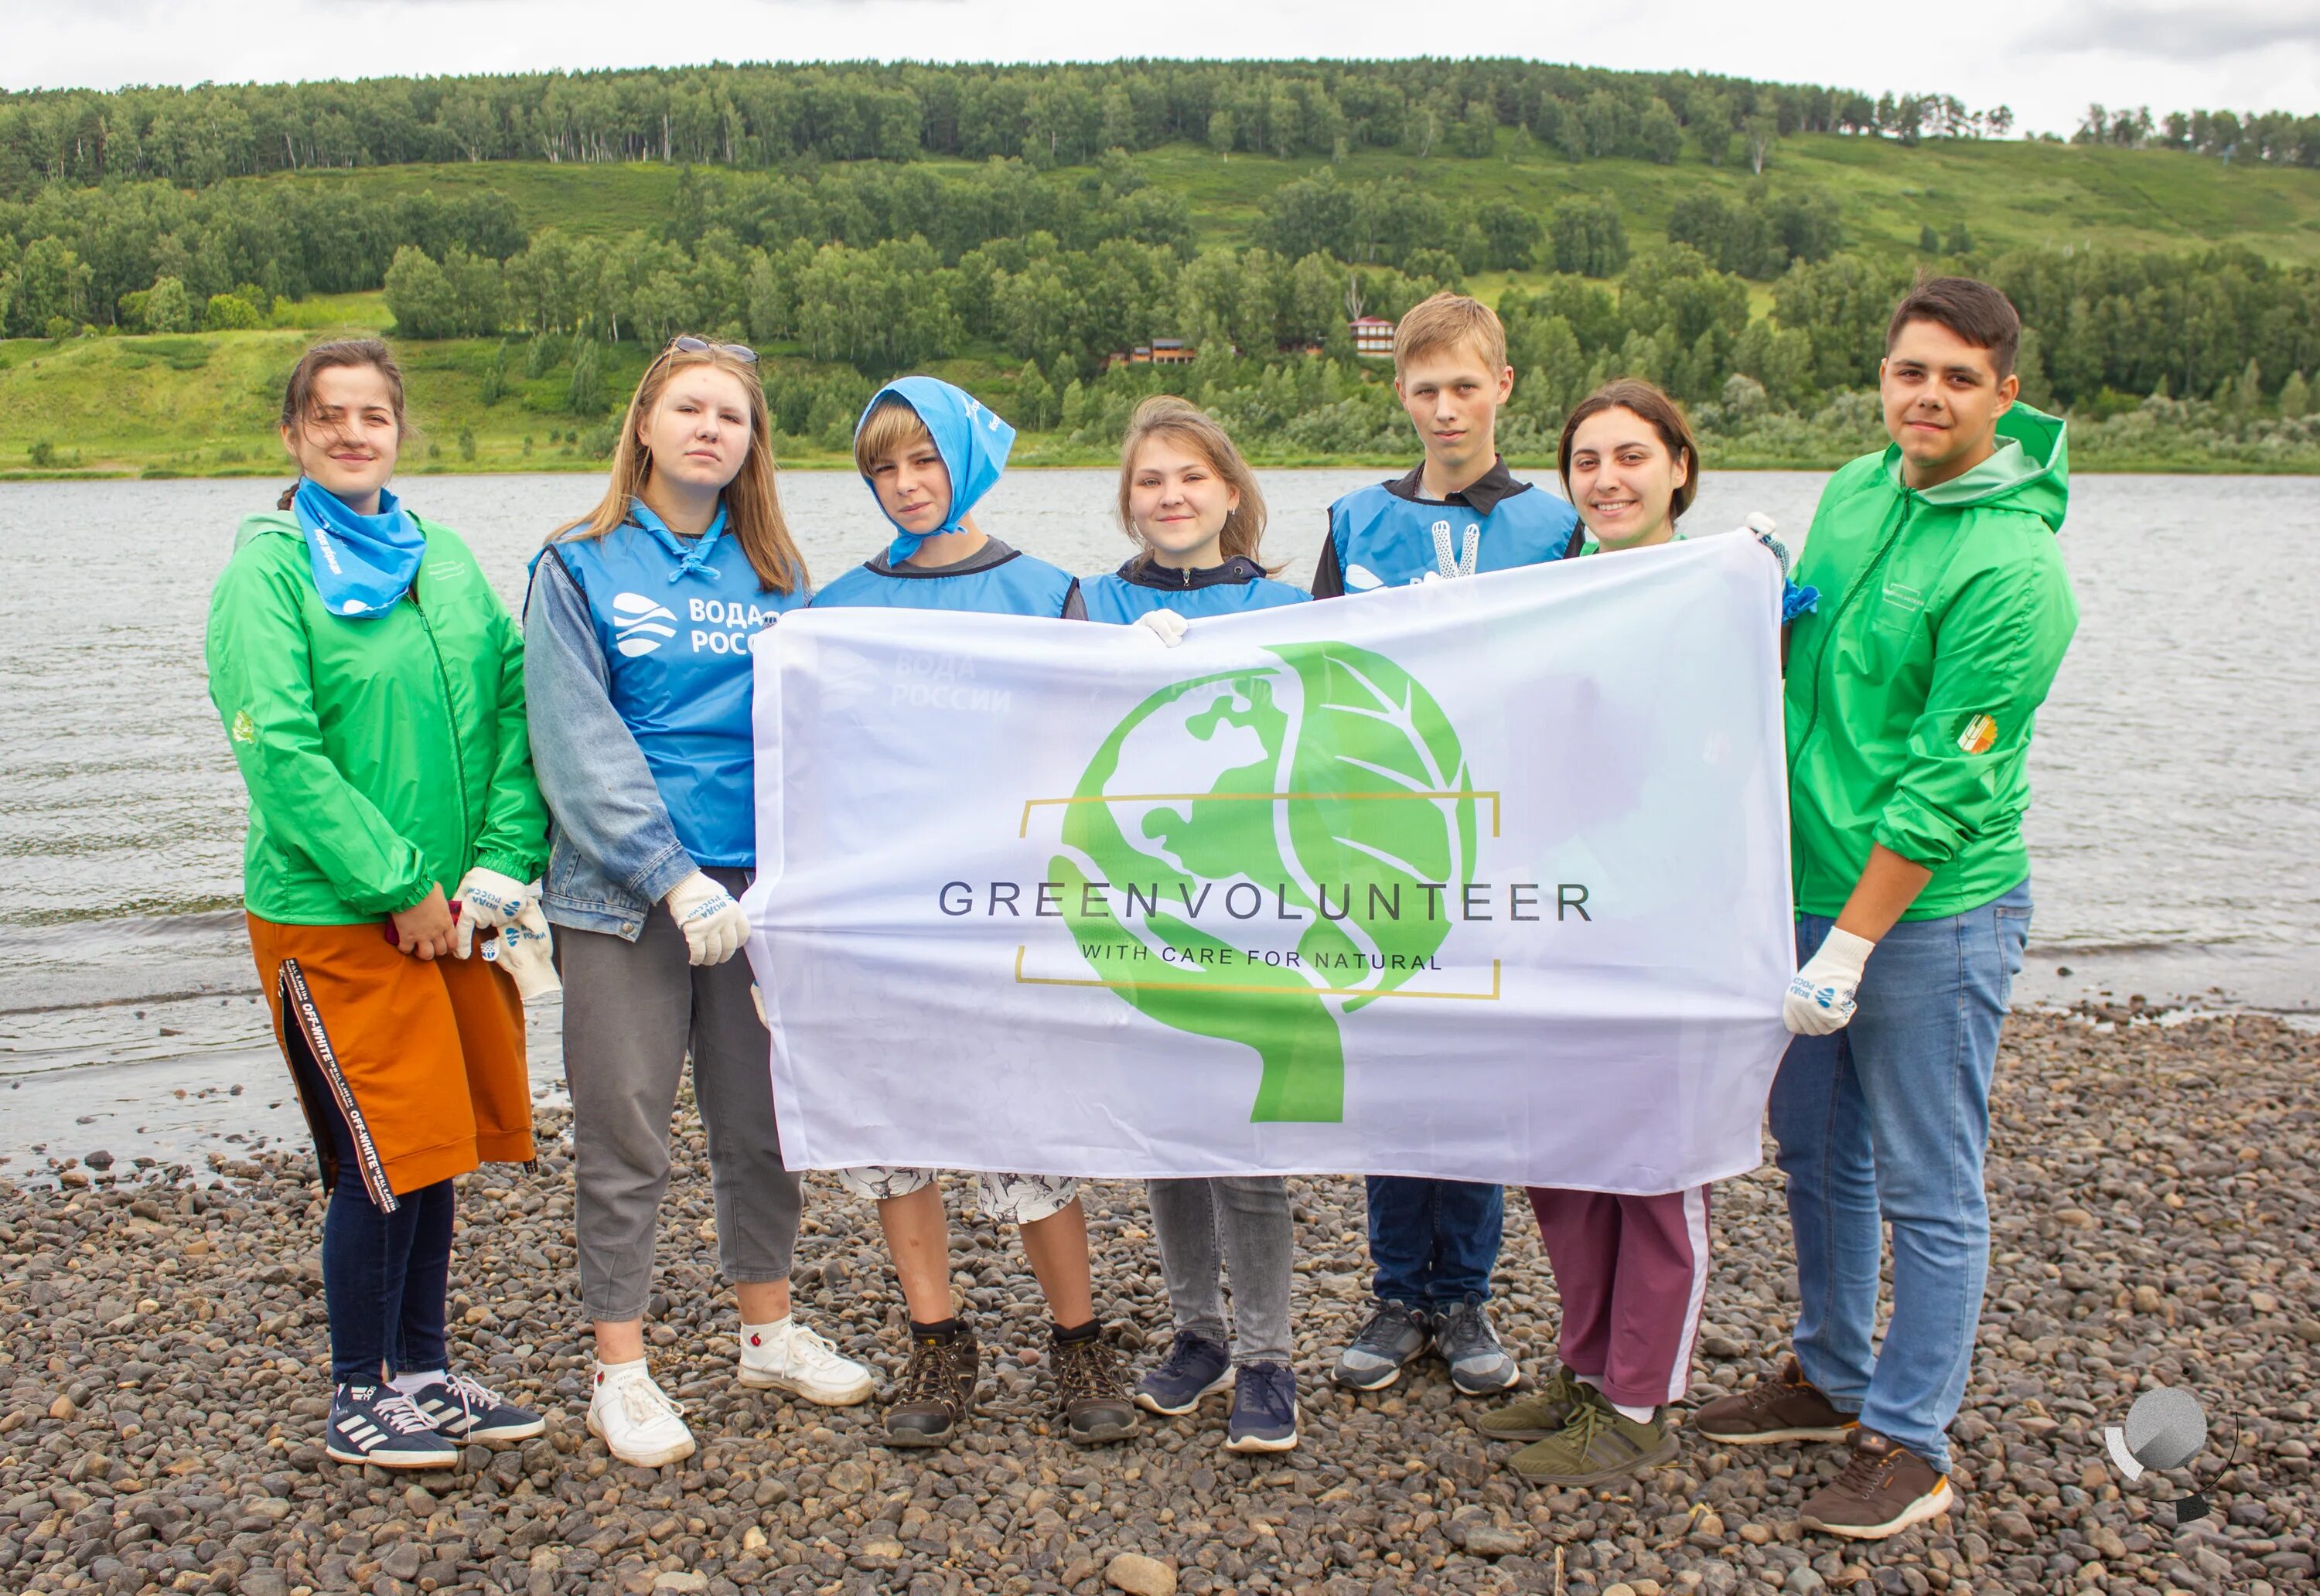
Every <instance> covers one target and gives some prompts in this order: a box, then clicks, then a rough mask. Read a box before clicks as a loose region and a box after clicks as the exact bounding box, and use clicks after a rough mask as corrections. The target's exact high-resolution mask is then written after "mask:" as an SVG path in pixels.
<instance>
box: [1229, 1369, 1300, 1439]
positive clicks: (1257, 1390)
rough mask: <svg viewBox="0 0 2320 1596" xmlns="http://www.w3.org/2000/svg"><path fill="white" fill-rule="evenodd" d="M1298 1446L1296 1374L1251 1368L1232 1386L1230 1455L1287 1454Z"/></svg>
mask: <svg viewBox="0 0 2320 1596" xmlns="http://www.w3.org/2000/svg"><path fill="white" fill-rule="evenodd" d="M1296 1445H1297V1371H1296V1370H1294V1369H1292V1368H1291V1367H1290V1366H1289V1365H1287V1364H1249V1365H1246V1366H1245V1367H1243V1368H1242V1369H1241V1371H1240V1373H1239V1374H1238V1375H1237V1377H1236V1378H1235V1380H1234V1382H1233V1405H1232V1419H1231V1422H1230V1425H1229V1426H1228V1428H1227V1430H1226V1432H1225V1450H1226V1451H1228V1452H1286V1451H1288V1450H1289V1449H1290V1448H1291V1447H1293V1446H1296Z"/></svg>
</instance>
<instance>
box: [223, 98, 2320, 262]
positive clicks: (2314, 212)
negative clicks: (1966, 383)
mask: <svg viewBox="0 0 2320 1596" xmlns="http://www.w3.org/2000/svg"><path fill="white" fill-rule="evenodd" d="M1499 148H1500V159H1497V160H1472V159H1429V160H1417V159H1411V158H1410V157H1409V156H1408V155H1406V154H1401V153H1397V152H1395V151H1391V150H1360V151H1356V152H1355V153H1353V154H1351V155H1349V156H1347V157H1346V159H1345V160H1344V161H1342V162H1339V163H1337V168H1336V169H1337V174H1338V176H1339V177H1341V178H1343V179H1345V180H1346V181H1348V182H1351V181H1357V180H1360V179H1364V178H1379V177H1407V178H1409V180H1411V181H1412V182H1415V183H1418V184H1421V185H1423V186H1425V188H1426V190H1427V192H1428V193H1430V194H1432V195H1435V196H1436V197H1437V198H1439V199H1441V200H1444V201H1445V202H1446V203H1448V204H1451V205H1452V206H1454V207H1456V206H1460V205H1479V204H1482V203H1483V202H1484V201H1486V200H1491V199H1497V198H1506V199H1511V200H1513V201H1515V202H1516V203H1517V204H1520V205H1522V206H1524V207H1525V208H1526V209H1528V210H1533V211H1536V212H1538V213H1542V214H1544V213H1546V212H1549V211H1552V210H1553V209H1554V204H1555V203H1556V202H1557V201H1558V200H1561V199H1563V198H1565V197H1567V196H1569V195H1599V194H1606V195H1611V196H1612V197H1613V198H1615V199H1616V200H1618V204H1619V207H1620V209H1621V211H1622V213H1624V216H1625V220H1626V222H1627V231H1628V232H1629V234H1630V236H1631V237H1633V238H1634V239H1635V240H1636V242H1637V243H1638V244H1639V245H1642V246H1645V247H1649V245H1651V244H1652V243H1654V242H1655V241H1656V240H1660V239H1662V238H1663V237H1664V234H1665V229H1666V225H1667V218H1668V213H1669V211H1670V210H1672V208H1673V207H1674V205H1675V203H1676V201H1677V200H1679V199H1681V198H1682V197H1683V196H1684V195H1690V194H1695V193H1698V192H1699V191H1701V190H1703V189H1706V190H1709V191H1712V192H1717V193H1719V194H1722V195H1724V196H1725V197H1726V198H1727V199H1730V200H1734V201H1737V200H1739V199H1740V198H1742V197H1743V196H1744V195H1745V193H1746V191H1747V190H1748V188H1749V187H1750V186H1751V185H1752V184H1753V183H1754V181H1755V179H1754V176H1753V174H1751V173H1750V171H1749V169H1748V168H1747V165H1746V163H1745V161H1735V162H1734V163H1733V164H1731V165H1728V166H1725V167H1721V168H1713V167H1708V166H1706V165H1703V164H1702V163H1701V162H1700V160H1699V157H1698V155H1697V153H1696V152H1694V151H1690V150H1687V151H1686V153H1685V157H1684V159H1682V160H1681V161H1679V162H1678V163H1677V164H1675V165H1674V166H1667V167H1663V166H1654V165H1653V164H1651V163H1650V162H1648V161H1640V160H1624V159H1609V158H1607V159H1598V160H1590V161H1586V162H1583V163H1578V164H1574V163H1572V162H1571V161H1567V160H1564V159H1562V158H1561V157H1560V156H1557V155H1554V154H1553V153H1551V152H1549V151H1547V150H1543V149H1541V148H1539V147H1537V146H1536V145H1534V146H1531V147H1529V149H1528V150H1527V151H1526V150H1524V148H1523V146H1522V145H1521V143H1520V142H1519V141H1518V138H1517V136H1516V135H1515V134H1514V133H1511V132H1507V131H1501V132H1500V135H1499ZM1136 162H1137V167H1138V168H1139V169H1140V170H1142V171H1143V172H1144V174H1145V175H1146V177H1148V178H1150V179H1151V181H1152V182H1153V183H1154V184H1155V185H1156V186H1161V187H1164V188H1169V189H1173V190H1174V191H1176V192H1178V193H1180V194H1182V195H1184V197H1185V198H1186V199H1187V200H1188V201H1190V202H1191V204H1192V213H1193V215H1194V218H1195V220H1196V224H1197V228H1198V232H1199V237H1200V240H1201V242H1202V243H1203V244H1237V243H1241V242H1244V241H1245V240H1246V234H1247V231H1248V230H1249V228H1250V227H1251V225H1252V224H1253V223H1255V221H1256V218H1257V213H1258V209H1259V207H1260V206H1261V205H1262V204H1263V203H1264V197H1265V196H1266V195H1269V194H1271V193H1272V192H1273V189H1275V188H1277V187H1279V186H1281V185H1282V184H1283V183H1286V182H1288V181H1290V180H1291V179H1292V178H1296V177H1310V176H1311V175H1312V174H1314V173H1316V172H1318V171H1319V170H1321V169H1322V168H1325V167H1328V165H1329V164H1330V163H1328V162H1327V161H1325V160H1321V159H1317V158H1306V159H1274V158H1272V157H1268V156H1259V155H1246V154H1241V155H1234V156H1232V157H1230V158H1228V159H1222V158H1219V157H1218V156H1217V155H1215V154H1214V153H1212V152H1210V151H1209V150H1201V149H1196V148H1194V147H1192V146H1190V145H1183V144H1177V145H1168V146H1164V147H1163V148H1161V149H1158V150H1147V151H1145V152H1143V153H1141V154H1139V155H1138V156H1137V158H1136ZM926 164H927V165H929V166H930V167H933V168H937V169H942V168H953V169H956V168H960V167H962V166H963V165H965V163H963V162H958V161H946V160H932V161H929V162H927V163H926ZM1764 175H1765V177H1766V179H1767V180H1768V181H1769V183H1770V184H1771V186H1772V190H1773V192H1774V193H1780V192H1781V191H1783V190H1787V189H1792V188H1793V189H1808V190H1811V191H1814V192H1817V193H1825V194H1827V195H1830V196H1832V197H1833V198H1835V200H1836V201H1837V203H1838V205H1839V207H1840V209H1841V210H1842V212H1843V213H1844V222H1845V229H1846V233H1847V240H1846V247H1847V248H1848V249H1859V250H1863V251H1867V252H1870V253H1883V254H1891V255H1894V256H1901V255H1914V254H1915V253H1916V251H1917V233H1918V230H1919V229H1920V228H1921V227H1923V226H1924V225H1926V223H1927V222H1931V223H1932V224H1933V225H1934V226H1935V227H1936V228H1937V229H1939V230H1941V231H1944V232H1947V231H1949V229H1950V228H1952V227H1953V226H1955V225H1957V224H1958V223H1960V222H1963V223H1964V224H1965V225H1966V226H1967V227H1968V228H1969V229H1971V231H1972V234H1973V237H1974V240H1975V243H1976V245H1977V247H1978V248H1980V249H1984V250H1991V251H1996V250H2005V249H2020V248H2025V247H2029V246H2033V245H2044V244H2077V245H2080V246H2085V245H2090V244H2091V245H2113V246H2120V247H2125V248H2131V249H2196V248H2204V247H2206V246H2208V245H2211V244H2225V243H2236V244H2244V245H2245V246H2247V247H2248V248H2249V249H2253V250H2255V251H2256V252H2257V253H2258V254H2260V255H2264V256H2268V257H2270V258H2272V259H2275V260H2279V261H2282V262H2288V263H2296V264H2310V263H2315V262H2320V172H2315V171H2310V170H2306V169H2302V168H2292V167H2268V166H2261V165H2256V164H2252V163H2251V164H2243V165H2233V164H2226V163H2224V162H2221V161H2217V160H2215V159H2211V158H2209V157H2206V156H2200V155H2191V154H2188V153H2185V152H2183V151H2180V150H2122V149H2117V148H2113V147H2109V146H2103V145H2080V144H2043V143H2016V142H2009V141H1994V140H1986V141H1973V140H1967V141H1947V140H1935V141H1928V142H1926V143H1922V144H1919V145H1917V147H1916V148H1914V149H1910V148H1905V147H1903V146H1902V145H1900V144H1899V143H1896V142H1894V141H1891V140H1888V139H1864V138H1848V137H1845V136H1844V135H1841V134H1836V133H1807V134H1799V135H1796V136H1794V137H1791V138H1789V139H1785V140H1783V141H1781V143H1780V144H1779V145H1778V147H1777V148H1776V149H1775V150H1774V151H1773V155H1772V162H1771V164H1770V165H1769V166H1768V167H1767V168H1766V170H1765V174H1764ZM677 177H678V173H677V171H676V169H675V168H672V167H665V166H658V165H650V164H637V165H626V166H575V165H550V164H548V163H546V162H532V163H524V162H512V161H497V162H489V163H476V164H458V165H434V166H410V167H382V168H358V169H356V170H353V171H338V172H322V173H303V172H302V173H298V174H295V175H292V174H279V175H276V176H274V177H263V178H254V179H245V180H244V181H252V182H262V183H292V184H296V183H312V184H321V185H326V186H335V187H342V188H350V189H352V190H353V191H355V192H357V193H360V194H377V195H391V194H400V193H416V192H419V191H421V190H423V189H428V188H432V189H434V190H435V191H437V192H438V193H439V194H446V195H448V194H450V193H453V192H456V191H458V190H459V189H462V188H469V187H475V188H495V189H497V190H498V191H499V192H501V193H503V194H504V195H507V196H508V198H509V199H510V200H512V202H513V203H514V204H515V207H516V212H517V214H518V215H519V217H520V218H521V220H522V222H523V225H524V227H525V229H526V231H539V229H541V228H543V227H550V226H554V227H559V228H562V229H563V230H564V231H566V232H572V233H582V234H594V235H602V234H609V233H621V232H626V231H630V230H631V229H636V228H649V227H651V226H652V225H654V224H655V223H657V222H659V221H660V220H661V218H662V217H663V216H664V215H665V214H666V208H667V204H668V200H669V196H670V195H673V194H674V193H675V187H676V183H677Z"/></svg>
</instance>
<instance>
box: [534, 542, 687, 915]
mask: <svg viewBox="0 0 2320 1596" xmlns="http://www.w3.org/2000/svg"><path fill="white" fill-rule="evenodd" d="M523 630H524V684H525V688H526V691H527V694H528V699H527V703H528V711H529V714H530V726H531V748H532V765H533V767H534V769H535V770H536V771H537V772H538V774H539V790H540V793H541V794H542V795H543V796H544V797H546V798H547V800H548V812H549V814H550V817H551V819H552V821H553V830H552V834H551V845H550V848H549V851H548V881H547V885H546V889H545V890H544V891H543V892H542V893H541V894H540V902H541V904H542V906H543V907H544V908H545V909H546V911H547V913H548V920H550V921H552V922H553V923H555V924H557V925H559V926H569V927H572V928H573V929H577V930H583V931H605V932H609V933H610V934H612V935H613V936H616V937H621V938H624V939H627V940H629V941H631V942H633V941H635V940H636V939H637V938H638V936H639V934H640V933H641V932H642V931H643V930H644V925H645V916H646V915H648V913H650V912H651V911H652V907H653V905H654V904H656V903H657V902H660V901H661V899H663V898H664V897H666V896H667V895H668V892H669V889H670V888H672V887H674V886H675V885H676V884H677V883H679V882H681V881H683V880H684V878H685V877H686V876H688V875H692V874H693V871H694V870H695V869H696V868H698V866H696V865H694V863H693V856H692V855H691V854H689V853H687V852H685V850H684V844H683V843H681V842H679V841H678V840H677V838H676V829H675V826H673V825H672V824H671V823H670V821H669V818H668V808H667V806H666V804H664V803H662V802H661V796H660V789H659V788H658V787H657V785H656V784H654V782H653V777H652V771H651V769H650V768H649V767H648V766H647V765H646V764H645V757H644V754H643V751H642V750H641V749H639V748H638V747H637V739H635V738H634V737H633V736H631V735H630V731H629V728H628V724H627V722H626V721H622V720H621V714H620V712H619V711H618V710H616V709H614V708H613V707H612V697H611V695H610V693H609V691H608V683H609V681H610V676H609V673H608V672H607V671H606V669H605V666H604V653H603V647H602V646H601V645H600V644H599V642H598V640H597V637H596V628H595V622H594V619H593V618H592V617H591V615H590V614H589V610H588V599H587V596H586V595H585V594H583V593H582V592H581V591H580V587H579V585H578V584H577V583H575V581H574V580H573V579H572V574H571V573H570V572H569V571H567V570H566V568H565V567H564V562H563V561H562V560H560V559H558V558H557V557H556V552H555V550H554V549H549V550H548V552H547V553H546V554H544V555H543V556H542V557H541V558H539V561H538V563H537V564H536V565H535V566H534V567H533V568H532V577H531V592H530V594H529V595H528V596H527V597H526V599H525V600H524V606H523Z"/></svg>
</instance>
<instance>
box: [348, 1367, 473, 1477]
mask: <svg viewBox="0 0 2320 1596" xmlns="http://www.w3.org/2000/svg"><path fill="white" fill-rule="evenodd" d="M322 1450H323V1451H325V1452H327V1453H328V1454H330V1455H331V1457H332V1458H334V1459H336V1460H337V1461H338V1462H340V1463H369V1464H376V1465H378V1466H379V1467H380V1468H437V1469H450V1468H457V1467H458V1466H459V1448H458V1447H457V1446H453V1445H452V1444H451V1443H450V1442H449V1440H446V1439H445V1438H444V1437H441V1436H439V1435H437V1434H436V1433H435V1426H434V1425H433V1424H432V1423H431V1422H430V1421H429V1419H428V1418H427V1415H426V1414H424V1413H421V1411H420V1410H419V1409H418V1407H417V1405H416V1404H414V1403H413V1402H412V1400H411V1399H410V1398H409V1397H407V1396H404V1395H403V1393H402V1392H399V1391H397V1390H395V1389H394V1387H393V1386H392V1385H341V1386H340V1387H339V1388H338V1390H337V1391H336V1392H333V1393H332V1394H331V1417H330V1421H329V1423H328V1424H327V1425H325V1426H324V1428H323V1438H322Z"/></svg>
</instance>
